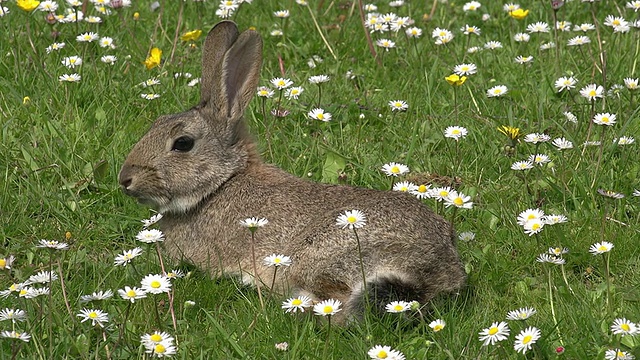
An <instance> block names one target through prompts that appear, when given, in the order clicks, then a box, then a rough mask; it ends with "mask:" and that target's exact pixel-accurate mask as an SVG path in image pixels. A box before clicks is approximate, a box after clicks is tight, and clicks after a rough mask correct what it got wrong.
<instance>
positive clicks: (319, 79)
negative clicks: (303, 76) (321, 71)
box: [309, 75, 330, 84]
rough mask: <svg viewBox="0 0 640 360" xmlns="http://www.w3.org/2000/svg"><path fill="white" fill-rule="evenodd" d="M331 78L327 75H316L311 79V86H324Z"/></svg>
mask: <svg viewBox="0 0 640 360" xmlns="http://www.w3.org/2000/svg"><path fill="white" fill-rule="evenodd" d="M329 79H330V78H329V76H327V75H314V76H310V77H309V82H310V83H311V84H322V83H326V82H327V81H329Z"/></svg>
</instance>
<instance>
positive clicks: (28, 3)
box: [16, 0, 40, 12]
mask: <svg viewBox="0 0 640 360" xmlns="http://www.w3.org/2000/svg"><path fill="white" fill-rule="evenodd" d="M16 5H18V7H19V8H20V9H22V10H24V11H26V12H30V11H33V9H35V8H37V7H38V5H40V1H36V0H17V1H16Z"/></svg>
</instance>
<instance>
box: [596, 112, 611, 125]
mask: <svg viewBox="0 0 640 360" xmlns="http://www.w3.org/2000/svg"><path fill="white" fill-rule="evenodd" d="M593 122H594V123H595V124H598V125H607V126H612V125H613V124H615V123H616V114H609V113H601V114H596V115H595V116H594V118H593Z"/></svg>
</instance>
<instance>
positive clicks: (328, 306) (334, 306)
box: [313, 299, 342, 316]
mask: <svg viewBox="0 0 640 360" xmlns="http://www.w3.org/2000/svg"><path fill="white" fill-rule="evenodd" d="M341 306H342V302H340V300H334V299H329V300H325V301H321V302H319V303H317V304H315V305H314V306H313V312H314V313H315V314H316V315H322V316H331V315H335V314H336V313H338V312H339V311H340V310H342V309H341V308H340V307H341Z"/></svg>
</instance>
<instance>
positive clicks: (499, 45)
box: [484, 41, 502, 50]
mask: <svg viewBox="0 0 640 360" xmlns="http://www.w3.org/2000/svg"><path fill="white" fill-rule="evenodd" d="M484 48H485V49H489V50H495V49H500V48H502V43H501V42H500V41H489V42H486V43H485V44H484Z"/></svg>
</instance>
